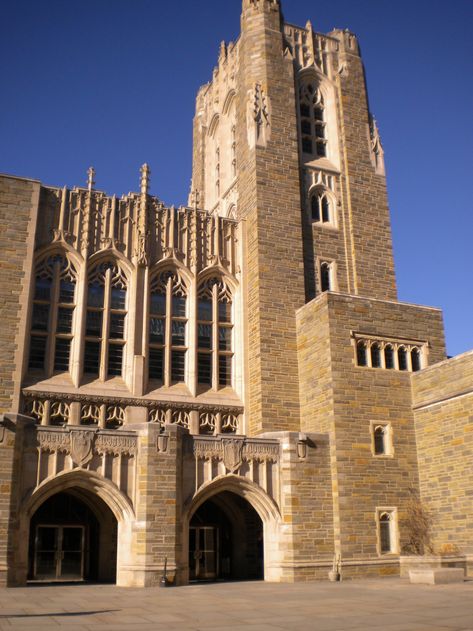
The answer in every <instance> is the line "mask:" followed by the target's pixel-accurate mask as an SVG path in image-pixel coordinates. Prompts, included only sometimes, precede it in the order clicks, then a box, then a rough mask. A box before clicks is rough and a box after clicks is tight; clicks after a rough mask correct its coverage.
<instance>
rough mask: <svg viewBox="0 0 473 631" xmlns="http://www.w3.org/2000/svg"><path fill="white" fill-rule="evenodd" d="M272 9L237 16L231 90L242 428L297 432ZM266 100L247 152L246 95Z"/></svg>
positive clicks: (294, 202) (287, 95) (295, 184)
mask: <svg viewBox="0 0 473 631" xmlns="http://www.w3.org/2000/svg"><path fill="white" fill-rule="evenodd" d="M279 20H280V18H279V13H278V11H273V10H270V11H260V10H259V9H258V10H257V9H255V8H254V7H251V8H249V9H247V10H246V11H245V12H244V14H243V19H242V27H243V31H242V36H241V40H240V43H239V46H240V64H239V71H238V91H237V94H238V96H237V163H238V165H239V177H238V190H239V212H240V214H241V215H242V216H244V217H245V218H246V230H247V252H246V261H245V271H246V273H247V278H246V280H247V287H248V296H247V312H246V317H247V326H248V338H247V346H248V368H249V370H248V384H247V385H248V393H249V396H248V404H249V409H248V413H249V419H250V433H251V434H257V433H260V432H265V431H266V432H267V431H278V430H298V429H299V385H298V367H297V353H296V325H295V315H294V313H295V309H296V308H298V307H300V306H302V305H303V304H304V274H303V255H302V232H301V218H300V208H301V200H300V188H299V162H298V145H297V123H296V112H295V107H294V102H295V93H294V73H293V66H292V61H291V60H290V59H286V58H285V57H284V54H283V53H284V48H283V40H282V34H281V24H280V21H279ZM256 83H261V84H262V85H263V86H264V89H265V90H266V91H267V93H268V95H269V98H270V111H271V132H270V133H271V136H270V139H269V141H268V143H267V145H266V147H263V146H257V147H256V148H254V149H251V148H250V147H249V145H248V136H247V108H248V98H249V97H248V93H249V92H250V93H251V91H252V90H253V91H254V89H255V85H256Z"/></svg>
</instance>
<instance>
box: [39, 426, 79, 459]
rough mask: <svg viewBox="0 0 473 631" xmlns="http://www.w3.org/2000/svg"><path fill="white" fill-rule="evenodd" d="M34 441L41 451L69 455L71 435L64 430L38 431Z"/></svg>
mask: <svg viewBox="0 0 473 631" xmlns="http://www.w3.org/2000/svg"><path fill="white" fill-rule="evenodd" d="M36 440H37V443H38V447H39V448H40V449H41V451H50V452H55V451H58V452H64V453H70V450H71V434H70V432H66V431H64V430H51V429H38V430H37V431H36Z"/></svg>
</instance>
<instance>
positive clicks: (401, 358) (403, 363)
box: [397, 346, 408, 370]
mask: <svg viewBox="0 0 473 631" xmlns="http://www.w3.org/2000/svg"><path fill="white" fill-rule="evenodd" d="M397 361H398V365H399V370H407V369H408V365H407V351H406V349H405V347H404V346H400V347H399V348H398V350H397Z"/></svg>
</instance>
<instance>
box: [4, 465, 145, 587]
mask: <svg viewBox="0 0 473 631" xmlns="http://www.w3.org/2000/svg"><path fill="white" fill-rule="evenodd" d="M64 500H65V501H64ZM134 523H135V514H134V511H133V506H132V504H131V501H130V499H129V498H128V497H127V496H126V495H124V493H122V492H121V491H120V490H119V489H118V488H117V486H116V485H115V484H114V483H113V482H111V481H110V480H107V479H106V478H104V477H102V476H101V475H99V474H98V473H96V472H94V471H86V470H84V469H79V468H77V469H74V470H72V471H65V472H63V473H59V474H58V475H56V476H54V477H53V478H49V479H48V480H45V481H44V482H43V483H42V484H40V485H39V486H38V487H36V489H35V490H34V491H33V492H32V493H31V494H29V495H28V496H26V497H25V499H24V500H23V503H22V505H21V507H20V511H19V528H18V530H17V531H16V533H15V539H14V547H15V550H16V563H15V568H16V571H15V573H14V574H13V575H12V577H11V579H10V580H11V584H12V585H18V586H20V585H25V584H26V582H27V579H28V578H30V580H35V578H36V580H56V581H58V580H59V581H61V580H96V581H103V582H109V581H112V582H113V581H116V582H117V585H122V586H125V585H130V584H131V583H132V582H133V580H134V576H133V573H130V570H129V568H130V565H132V564H133V563H134V559H135V556H134V550H133V532H132V528H133V524H134ZM75 525H77V526H83V527H84V529H85V528H86V527H87V528H88V529H89V535H88V536H89V539H87V534H86V533H85V532H84V534H83V539H82V538H81V537H80V536H79V533H78V532H77V531H75V532H70V531H68V530H67V527H68V526H73V527H74V526H75ZM38 526H52V527H54V528H59V530H56V531H55V532H52V531H49V532H44V533H38V532H37V527H38ZM61 529H62V530H61ZM38 534H39V535H44V537H43V538H44V545H43V542H41V541H40V542H38V544H39V545H40V550H41V549H43V550H44V551H47V550H51V548H49V547H48V545H49V544H50V543H51V544H52V550H53V551H54V552H55V553H56V555H61V556H62V554H63V553H66V551H67V549H64V548H65V547H66V548H67V547H69V548H71V549H70V550H69V551H70V552H74V551H75V552H76V553H80V555H83V558H84V561H83V564H84V573H83V579H80V578H76V579H71V578H69V577H67V578H66V577H64V576H63V575H64V574H65V572H64V571H63V570H64V568H62V567H59V571H57V570H56V578H55V579H54V577H51V578H46V577H44V571H42V572H41V573H40V572H38V568H36V570H35V567H34V563H35V555H36V554H37V551H38V550H37V547H36V546H37V544H36V538H37V535H38ZM61 538H62V541H61ZM65 539H66V540H65ZM78 541H79V542H82V541H83V542H84V543H83V544H82V546H83V547H82V548H81V547H80V546H79V547H77V546H76V543H77V542H78ZM88 541H89V549H86V547H85V546H86V545H87V542H88ZM97 541H98V543H96V542H97ZM94 550H97V551H98V558H94ZM87 555H88V556H89V563H88V565H87ZM64 556H66V555H65V554H64ZM51 558H53V561H52V563H53V566H54V557H53V555H50V560H51ZM71 563H72V561H71ZM54 567H56V566H54ZM54 567H53V569H52V570H51V569H50V570H49V574H51V573H52V574H54V571H55V570H54ZM76 568H77V564H76ZM65 569H67V567H66V568H65ZM68 573H69V576H70V573H71V570H70V569H69V570H68ZM58 574H59V576H58ZM41 576H43V578H40V577H41ZM33 577H35V578H33Z"/></svg>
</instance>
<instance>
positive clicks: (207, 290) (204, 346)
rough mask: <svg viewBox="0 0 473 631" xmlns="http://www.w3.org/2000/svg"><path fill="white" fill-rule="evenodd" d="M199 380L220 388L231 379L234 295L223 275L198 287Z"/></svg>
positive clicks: (214, 387) (203, 383)
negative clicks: (221, 277)
mask: <svg viewBox="0 0 473 631" xmlns="http://www.w3.org/2000/svg"><path fill="white" fill-rule="evenodd" d="M197 346H198V350H197V365H198V370H197V373H198V383H199V385H204V386H208V387H211V388H212V389H213V390H218V389H219V388H223V387H225V386H230V385H231V383H232V363H233V314H232V295H231V292H230V290H229V288H228V286H227V284H226V283H225V281H224V280H223V279H220V278H216V277H213V278H210V279H208V280H207V281H205V282H204V283H203V284H202V285H201V286H200V288H199V291H198V305H197Z"/></svg>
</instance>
